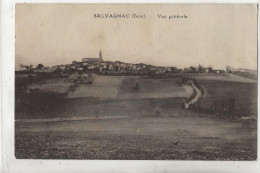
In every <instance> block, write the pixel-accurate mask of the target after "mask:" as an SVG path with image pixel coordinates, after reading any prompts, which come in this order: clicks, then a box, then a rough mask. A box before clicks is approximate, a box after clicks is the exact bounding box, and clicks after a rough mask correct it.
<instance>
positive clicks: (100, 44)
mask: <svg viewBox="0 0 260 173" xmlns="http://www.w3.org/2000/svg"><path fill="white" fill-rule="evenodd" d="M94 14H130V15H132V14H140V15H145V18H131V17H130V18H127V19H122V18H121V19H118V18H117V19H115V18H94ZM159 14H161V15H166V16H167V18H159V17H158V15H159ZM171 15H186V16H187V18H185V19H184V18H180V19H169V18H168V17H169V16H171ZM100 50H101V51H102V55H103V59H104V60H106V61H123V62H128V63H146V64H152V65H157V66H175V67H178V68H184V67H189V66H198V65H199V64H201V65H204V66H213V68H215V69H225V67H226V66H232V67H234V68H248V69H257V6H256V5H254V4H240V5H238V4H225V5H224V4H193V5H192V4H186V5H185V4H171V5H170V4H157V5H156V4H150V5H147V4H135V5H133V4H132V5H122V4H109V5H104V4H99V5H97V4H91V5H90V4H16V19H15V64H16V69H18V68H19V66H20V64H25V65H29V64H32V65H34V66H36V65H37V64H39V63H41V64H43V65H44V66H53V65H59V64H70V63H71V62H72V61H73V60H76V61H81V60H82V58H87V57H98V54H99V51H100Z"/></svg>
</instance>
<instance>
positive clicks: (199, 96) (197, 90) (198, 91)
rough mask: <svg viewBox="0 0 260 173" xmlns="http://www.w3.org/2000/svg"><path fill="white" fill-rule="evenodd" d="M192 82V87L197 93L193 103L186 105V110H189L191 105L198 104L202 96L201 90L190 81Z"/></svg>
mask: <svg viewBox="0 0 260 173" xmlns="http://www.w3.org/2000/svg"><path fill="white" fill-rule="evenodd" d="M190 82H191V86H192V87H193V88H194V89H195V91H196V96H195V97H194V98H193V99H192V100H191V101H189V102H188V103H185V108H186V109H188V108H189V106H190V105H191V104H194V103H196V102H197V101H198V100H199V99H200V98H201V95H202V94H201V91H200V89H199V88H198V87H196V85H195V84H194V82H193V81H192V80H190Z"/></svg>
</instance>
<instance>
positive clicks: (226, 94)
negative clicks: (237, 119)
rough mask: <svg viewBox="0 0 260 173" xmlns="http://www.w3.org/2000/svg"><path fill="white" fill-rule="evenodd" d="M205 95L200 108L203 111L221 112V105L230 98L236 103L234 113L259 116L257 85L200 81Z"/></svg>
mask: <svg viewBox="0 0 260 173" xmlns="http://www.w3.org/2000/svg"><path fill="white" fill-rule="evenodd" d="M199 84H200V85H201V86H202V87H203V88H205V95H204V96H203V98H202V99H201V101H200V103H199V106H200V107H201V108H202V109H207V110H211V111H214V112H221V111H223V110H221V108H222V107H224V106H222V107H221V104H225V103H226V102H228V101H229V99H230V98H233V99H234V101H235V105H234V106H235V107H234V113H235V114H236V115H239V116H247V115H254V116H255V117H256V115H257V84H254V83H237V82H227V81H199Z"/></svg>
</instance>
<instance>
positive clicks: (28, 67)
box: [20, 64, 33, 71]
mask: <svg viewBox="0 0 260 173" xmlns="http://www.w3.org/2000/svg"><path fill="white" fill-rule="evenodd" d="M20 67H21V68H25V69H26V71H31V70H32V67H33V65H29V66H28V65H23V64H20Z"/></svg>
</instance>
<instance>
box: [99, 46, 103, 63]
mask: <svg viewBox="0 0 260 173" xmlns="http://www.w3.org/2000/svg"><path fill="white" fill-rule="evenodd" d="M99 59H100V60H101V61H103V58H102V53H101V49H100V51H99Z"/></svg>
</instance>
